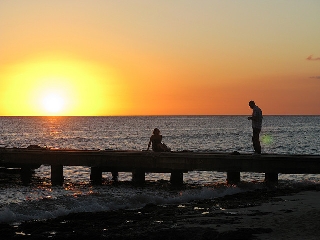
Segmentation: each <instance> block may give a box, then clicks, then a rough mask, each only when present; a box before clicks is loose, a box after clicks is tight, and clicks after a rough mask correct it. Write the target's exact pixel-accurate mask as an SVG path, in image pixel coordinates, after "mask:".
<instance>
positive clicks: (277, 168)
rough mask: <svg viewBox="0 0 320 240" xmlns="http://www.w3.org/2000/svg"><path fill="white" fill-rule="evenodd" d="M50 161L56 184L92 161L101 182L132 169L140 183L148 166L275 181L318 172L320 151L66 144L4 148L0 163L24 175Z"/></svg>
mask: <svg viewBox="0 0 320 240" xmlns="http://www.w3.org/2000/svg"><path fill="white" fill-rule="evenodd" d="M41 165H51V181H52V184H62V183H63V166H88V167H91V176H90V178H91V180H92V181H93V182H95V183H99V182H101V179H102V172H113V173H116V172H132V177H133V179H132V180H133V181H134V182H138V183H142V182H144V180H145V172H159V173H162V172H168V173H171V178H170V180H171V182H172V183H174V184H181V183H182V182H183V173H186V172H189V171H218V172H227V181H229V182H232V183H236V182H239V181H240V172H261V173H265V180H266V181H272V182H277V180H278V173H284V174H306V173H309V174H320V155H284V154H262V155H252V154H242V153H241V154H237V153H221V152H162V153H157V152H152V151H108V150H105V151H104V150H63V149H46V148H41V149H27V148H3V149H0V166H2V167H11V168H12V167H15V168H21V173H22V177H23V179H26V178H28V177H29V176H30V169H32V168H33V169H34V168H37V167H39V166H41Z"/></svg>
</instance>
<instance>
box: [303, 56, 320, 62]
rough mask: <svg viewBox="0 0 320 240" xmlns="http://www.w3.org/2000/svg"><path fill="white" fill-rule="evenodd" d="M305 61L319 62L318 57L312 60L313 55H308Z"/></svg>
mask: <svg viewBox="0 0 320 240" xmlns="http://www.w3.org/2000/svg"><path fill="white" fill-rule="evenodd" d="M306 60H310V61H320V57H317V58H314V57H313V55H310V56H309V57H307V58H306Z"/></svg>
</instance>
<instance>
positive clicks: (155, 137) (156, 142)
mask: <svg viewBox="0 0 320 240" xmlns="http://www.w3.org/2000/svg"><path fill="white" fill-rule="evenodd" d="M161 141H162V135H160V130H159V129H158V128H155V129H154V130H153V134H152V136H151V137H150V141H149V143H148V149H147V150H149V148H150V145H151V143H152V150H153V151H154V152H170V151H171V149H170V148H168V147H167V146H166V145H165V144H164V143H161Z"/></svg>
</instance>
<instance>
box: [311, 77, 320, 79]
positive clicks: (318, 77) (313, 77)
mask: <svg viewBox="0 0 320 240" xmlns="http://www.w3.org/2000/svg"><path fill="white" fill-rule="evenodd" d="M310 78H313V79H320V76H313V77H310Z"/></svg>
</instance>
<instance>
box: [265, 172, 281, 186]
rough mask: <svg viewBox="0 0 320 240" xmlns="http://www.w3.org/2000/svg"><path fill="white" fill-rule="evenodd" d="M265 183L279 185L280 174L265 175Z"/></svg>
mask: <svg viewBox="0 0 320 240" xmlns="http://www.w3.org/2000/svg"><path fill="white" fill-rule="evenodd" d="M264 181H265V182H266V183H271V184H278V173H265V175H264Z"/></svg>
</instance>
